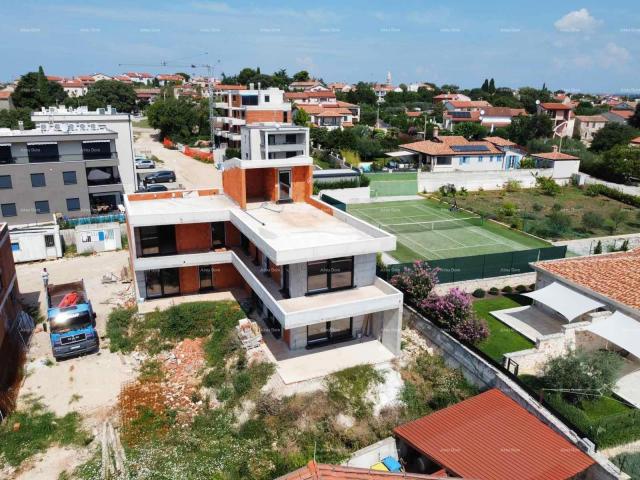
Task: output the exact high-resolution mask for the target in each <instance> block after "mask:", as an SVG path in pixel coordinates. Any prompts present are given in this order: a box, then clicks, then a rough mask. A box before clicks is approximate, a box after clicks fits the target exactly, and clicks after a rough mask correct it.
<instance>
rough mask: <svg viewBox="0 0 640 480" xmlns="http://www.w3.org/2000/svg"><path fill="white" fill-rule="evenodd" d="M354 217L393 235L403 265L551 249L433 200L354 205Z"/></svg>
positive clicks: (399, 259) (394, 255)
mask: <svg viewBox="0 0 640 480" xmlns="http://www.w3.org/2000/svg"><path fill="white" fill-rule="evenodd" d="M347 211H348V212H349V213H351V214H352V215H354V216H356V217H358V218H361V219H363V220H365V221H367V222H369V223H371V224H372V225H375V226H377V227H379V228H382V229H383V230H386V231H388V232H390V233H393V234H394V235H396V237H397V238H398V246H397V248H396V250H395V251H394V252H392V253H391V255H392V256H393V257H395V258H396V259H397V260H398V261H400V262H411V261H414V260H420V259H423V260H436V259H443V258H455V257H466V256H470V255H483V254H488V253H502V252H511V251H516V250H527V249H531V248H539V247H548V246H549V244H548V243H546V242H544V241H542V240H538V239H537V238H534V237H531V236H529V235H525V234H523V233H520V232H517V231H514V230H510V229H508V228H505V227H502V226H501V225H498V224H496V223H494V222H490V221H483V220H482V219H481V218H480V217H477V216H473V215H472V214H470V213H468V212H460V211H458V212H452V211H450V210H449V208H448V205H446V204H440V203H438V202H436V201H432V200H427V199H424V200H410V201H400V202H384V203H363V204H352V205H349V206H348V207H347Z"/></svg>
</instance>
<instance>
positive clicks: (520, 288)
mask: <svg viewBox="0 0 640 480" xmlns="http://www.w3.org/2000/svg"><path fill="white" fill-rule="evenodd" d="M526 291H527V287H526V286H524V285H517V286H516V292H518V293H524V292H526Z"/></svg>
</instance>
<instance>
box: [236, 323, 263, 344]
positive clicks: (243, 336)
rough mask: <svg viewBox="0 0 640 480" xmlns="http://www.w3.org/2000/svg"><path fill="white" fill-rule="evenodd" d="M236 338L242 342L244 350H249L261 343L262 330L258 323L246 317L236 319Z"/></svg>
mask: <svg viewBox="0 0 640 480" xmlns="http://www.w3.org/2000/svg"><path fill="white" fill-rule="evenodd" d="M236 332H237V333H238V338H239V339H240V342H241V343H242V346H243V347H244V348H245V350H251V349H252V348H258V347H259V346H260V344H261V343H262V332H260V327H259V326H258V324H257V323H256V322H254V321H252V320H249V319H248V318H243V319H242V320H240V321H238V326H237V327H236Z"/></svg>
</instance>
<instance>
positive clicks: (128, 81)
mask: <svg viewBox="0 0 640 480" xmlns="http://www.w3.org/2000/svg"><path fill="white" fill-rule="evenodd" d="M112 80H115V81H116V82H121V83H126V84H127V85H133V80H131V79H130V78H129V77H128V76H127V75H116V76H115V77H113V78H112Z"/></svg>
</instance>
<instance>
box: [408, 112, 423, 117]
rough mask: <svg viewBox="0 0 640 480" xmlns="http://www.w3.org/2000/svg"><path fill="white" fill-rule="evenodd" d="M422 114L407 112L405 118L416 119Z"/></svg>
mask: <svg viewBox="0 0 640 480" xmlns="http://www.w3.org/2000/svg"><path fill="white" fill-rule="evenodd" d="M423 113H424V112H407V117H409V118H418V117H421V116H422V114H423Z"/></svg>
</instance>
